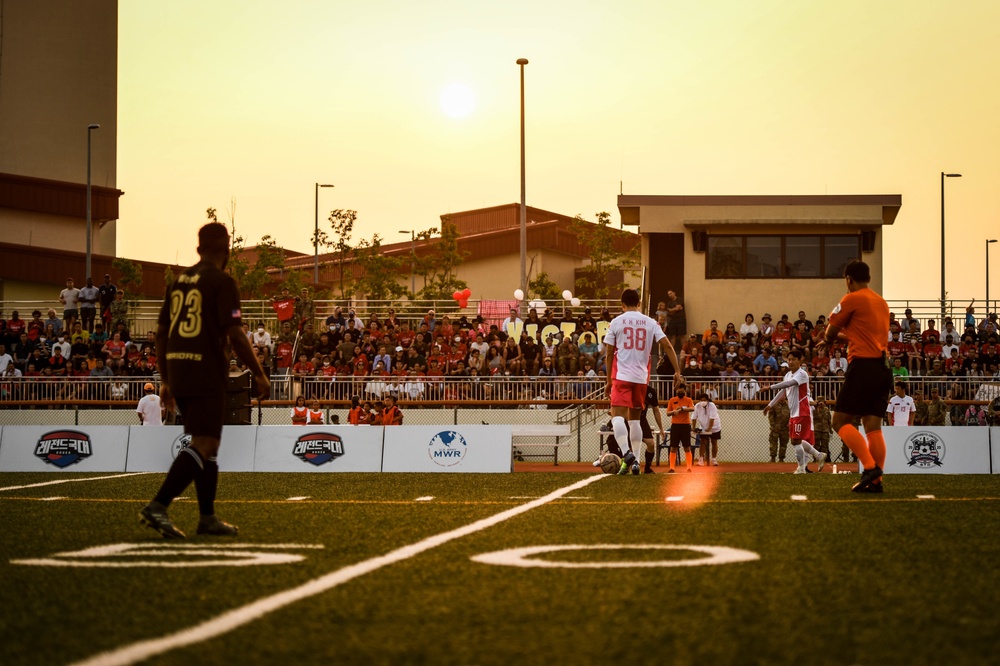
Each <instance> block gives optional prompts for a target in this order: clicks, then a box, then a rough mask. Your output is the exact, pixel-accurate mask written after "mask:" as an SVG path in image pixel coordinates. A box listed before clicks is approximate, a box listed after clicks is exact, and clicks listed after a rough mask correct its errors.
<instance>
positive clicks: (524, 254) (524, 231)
mask: <svg viewBox="0 0 1000 666" xmlns="http://www.w3.org/2000/svg"><path fill="white" fill-rule="evenodd" d="M517 64H518V65H519V66H520V67H521V291H523V292H524V293H528V268H527V266H528V226H527V225H528V223H527V205H526V204H525V198H524V66H525V65H527V64H528V59H527V58H518V59H517Z"/></svg>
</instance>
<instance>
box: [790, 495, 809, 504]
mask: <svg viewBox="0 0 1000 666" xmlns="http://www.w3.org/2000/svg"><path fill="white" fill-rule="evenodd" d="M807 499H809V498H808V497H806V496H805V495H792V501H793V502H805V501H806V500H807Z"/></svg>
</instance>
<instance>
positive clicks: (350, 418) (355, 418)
mask: <svg viewBox="0 0 1000 666" xmlns="http://www.w3.org/2000/svg"><path fill="white" fill-rule="evenodd" d="M362 414H363V411H362V409H361V408H360V407H352V408H351V410H350V411H349V412H347V422H348V423H350V424H351V425H361V416H362ZM367 422H368V420H367V419H366V420H365V423H367Z"/></svg>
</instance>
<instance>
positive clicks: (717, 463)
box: [712, 458, 719, 467]
mask: <svg viewBox="0 0 1000 666" xmlns="http://www.w3.org/2000/svg"><path fill="white" fill-rule="evenodd" d="M718 466H719V460H718V459H717V458H712V467H718Z"/></svg>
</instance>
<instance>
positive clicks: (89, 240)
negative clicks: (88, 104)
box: [84, 123, 101, 278]
mask: <svg viewBox="0 0 1000 666" xmlns="http://www.w3.org/2000/svg"><path fill="white" fill-rule="evenodd" d="M95 129H101V126H100V125H98V124H97V123H91V124H90V125H87V274H86V275H84V277H85V278H89V277H92V276H91V274H90V255H91V236H92V232H91V221H90V135H91V132H93V131H94V130H95Z"/></svg>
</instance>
